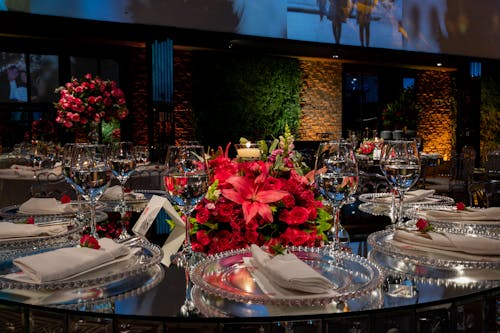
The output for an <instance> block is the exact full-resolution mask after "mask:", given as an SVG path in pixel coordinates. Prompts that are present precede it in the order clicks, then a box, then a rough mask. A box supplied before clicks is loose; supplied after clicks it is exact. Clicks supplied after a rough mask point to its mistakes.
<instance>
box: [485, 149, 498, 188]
mask: <svg viewBox="0 0 500 333" xmlns="http://www.w3.org/2000/svg"><path fill="white" fill-rule="evenodd" d="M485 170H486V178H487V179H488V181H490V180H498V181H500V150H494V151H492V152H490V153H489V154H488V157H487V159H486V162H485Z"/></svg>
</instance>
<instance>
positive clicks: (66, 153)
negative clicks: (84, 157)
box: [61, 142, 85, 223]
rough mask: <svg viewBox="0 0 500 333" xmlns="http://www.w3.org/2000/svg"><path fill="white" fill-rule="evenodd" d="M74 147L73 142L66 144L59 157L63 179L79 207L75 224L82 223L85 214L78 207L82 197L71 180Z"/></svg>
mask: <svg viewBox="0 0 500 333" xmlns="http://www.w3.org/2000/svg"><path fill="white" fill-rule="evenodd" d="M75 146H76V143H73V142H68V143H65V144H64V146H63V149H62V156H61V167H62V174H63V176H64V179H65V180H66V182H67V183H68V184H69V185H70V186H71V187H72V188H73V189H74V190H75V192H76V199H77V200H76V201H77V204H78V205H79V207H78V210H77V213H76V216H75V219H76V221H77V222H79V223H82V222H83V220H84V218H85V214H84V213H83V210H82V209H81V207H80V203H81V200H82V195H81V194H80V192H79V191H78V189H77V188H76V184H75V183H74V182H73V180H72V179H71V160H72V158H73V151H74V147H75Z"/></svg>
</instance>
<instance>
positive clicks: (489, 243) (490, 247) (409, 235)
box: [393, 229, 500, 256]
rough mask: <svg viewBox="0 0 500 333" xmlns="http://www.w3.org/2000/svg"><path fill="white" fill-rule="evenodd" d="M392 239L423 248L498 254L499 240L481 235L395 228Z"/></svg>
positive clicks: (476, 253)
mask: <svg viewBox="0 0 500 333" xmlns="http://www.w3.org/2000/svg"><path fill="white" fill-rule="evenodd" d="M393 240H395V241H398V242H401V243H406V244H411V245H412V246H422V247H425V248H431V249H438V250H446V251H454V252H464V253H468V254H475V255H489V256H500V240H499V239H497V238H493V237H486V236H482V235H464V234H455V233H445V232H434V231H428V232H426V233H425V234H423V233H421V232H420V231H410V230H404V229H396V230H395V231H394V235H393Z"/></svg>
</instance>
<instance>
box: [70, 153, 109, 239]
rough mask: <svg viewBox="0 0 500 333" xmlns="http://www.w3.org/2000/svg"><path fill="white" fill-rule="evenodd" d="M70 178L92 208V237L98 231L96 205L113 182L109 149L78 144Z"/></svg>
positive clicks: (73, 156) (96, 235)
mask: <svg viewBox="0 0 500 333" xmlns="http://www.w3.org/2000/svg"><path fill="white" fill-rule="evenodd" d="M72 150H73V152H72V158H71V169H70V171H69V178H70V180H71V181H72V182H73V183H74V185H75V188H76V189H77V191H78V192H79V193H80V194H81V195H82V197H83V199H84V200H85V201H87V202H88V204H89V206H90V235H91V236H93V237H95V238H96V239H97V238H99V236H98V234H97V230H96V204H97V200H99V198H100V197H101V196H102V194H103V193H104V190H105V189H106V188H107V187H108V186H109V183H110V182H111V167H110V165H109V160H108V154H109V151H108V147H107V146H106V145H103V144H76V145H75V146H74V147H73V148H72Z"/></svg>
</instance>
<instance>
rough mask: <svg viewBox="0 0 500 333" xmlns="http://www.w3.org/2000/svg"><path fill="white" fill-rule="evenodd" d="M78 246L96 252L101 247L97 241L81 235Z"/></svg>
mask: <svg viewBox="0 0 500 333" xmlns="http://www.w3.org/2000/svg"><path fill="white" fill-rule="evenodd" d="M80 246H81V247H90V248H91V249H96V250H98V249H100V248H101V246H100V245H99V241H98V240H97V239H95V237H93V236H91V235H83V236H82V238H80Z"/></svg>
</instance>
